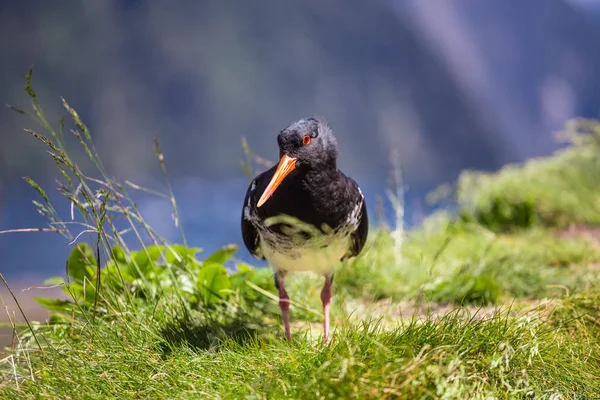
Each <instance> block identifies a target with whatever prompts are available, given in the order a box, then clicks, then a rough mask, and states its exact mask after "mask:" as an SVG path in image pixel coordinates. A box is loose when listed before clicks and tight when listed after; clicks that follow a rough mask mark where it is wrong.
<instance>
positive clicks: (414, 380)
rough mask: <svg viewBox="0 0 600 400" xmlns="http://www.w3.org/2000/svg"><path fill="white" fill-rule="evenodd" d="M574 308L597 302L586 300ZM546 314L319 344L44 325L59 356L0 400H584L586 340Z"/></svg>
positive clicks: (366, 327) (139, 323) (144, 322)
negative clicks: (60, 399)
mask: <svg viewBox="0 0 600 400" xmlns="http://www.w3.org/2000/svg"><path fill="white" fill-rule="evenodd" d="M586 300H587V301H590V302H592V303H593V304H595V305H596V306H597V305H598V304H600V298H599V297H598V295H597V294H594V295H592V294H588V295H587V296H586ZM557 302H558V305H557V306H556V309H559V310H560V309H561V307H569V310H571V311H570V313H586V314H587V315H588V318H589V321H591V322H590V323H591V324H596V325H597V324H598V321H599V318H600V315H599V314H598V309H597V307H596V308H595V310H594V309H593V308H592V310H591V311H593V312H592V313H589V311H590V309H589V307H586V306H585V305H583V306H582V303H581V301H572V300H571V298H565V299H562V300H558V301H557ZM546 314H547V312H542V311H532V312H529V313H526V314H523V315H520V316H519V315H512V314H511V313H509V312H508V311H507V310H505V311H500V312H498V313H497V314H495V316H494V317H492V318H489V319H481V320H476V319H471V318H469V315H468V314H467V315H465V314H464V313H463V314H461V312H459V311H456V312H452V313H449V314H446V315H445V316H443V317H442V318H425V319H424V320H420V321H417V320H410V321H406V322H405V323H402V324H400V325H399V326H397V327H396V328H392V329H383V328H382V327H381V326H380V325H378V323H377V322H376V321H371V322H361V323H359V324H358V325H353V324H350V323H346V324H344V325H343V326H342V327H341V328H339V329H338V330H337V331H336V332H335V335H334V338H333V341H332V342H331V343H330V344H329V345H327V346H321V345H319V344H315V341H313V340H312V339H311V338H310V337H308V336H306V335H303V334H301V333H297V334H296V335H295V336H294V340H293V342H292V344H291V345H286V344H285V342H283V341H281V340H280V339H279V335H275V334H273V332H271V331H269V330H268V329H266V330H265V329H262V330H260V329H259V331H261V332H262V333H261V334H260V335H252V334H244V335H237V336H235V335H232V336H227V337H224V338H222V340H218V339H217V340H213V341H211V340H207V339H206V336H207V335H206V333H207V332H215V330H214V327H211V326H210V325H208V326H207V325H203V324H201V325H198V326H193V327H190V326H188V325H186V326H185V331H177V334H176V335H173V334H169V333H168V332H167V333H166V332H165V329H164V326H162V324H160V323H158V322H156V321H153V320H151V319H148V318H145V316H144V315H138V314H133V313H126V314H122V315H119V316H118V317H117V316H115V319H114V320H112V321H111V320H107V319H102V320H99V321H98V322H97V323H96V324H94V325H93V327H90V326H88V325H86V324H84V323H81V322H74V323H73V324H70V325H58V326H57V325H55V326H54V327H53V328H54V330H55V331H54V334H53V335H52V344H53V346H55V347H56V348H57V349H58V348H60V349H61V350H60V351H56V352H52V353H51V354H49V355H48V357H47V358H45V359H38V360H35V373H34V375H33V376H31V372H30V371H28V370H25V369H24V368H23V367H22V366H20V365H18V366H17V368H18V370H17V374H19V378H18V379H20V388H19V389H17V388H16V387H15V386H14V385H5V386H4V387H2V388H0V393H1V394H2V396H3V398H7V399H9V398H20V399H21V398H55V397H56V396H59V397H75V398H79V397H81V394H82V393H86V396H87V397H90V398H113V397H119V398H137V397H154V398H191V397H211V398H283V397H285V398H307V399H308V398H322V397H330V396H331V397H335V398H378V399H380V398H398V397H399V398H424V397H425V398H485V397H498V398H524V397H525V398H529V397H531V398H544V397H548V398H550V397H552V396H555V397H560V396H562V397H564V398H576V397H577V396H580V397H584V398H591V397H594V396H595V395H596V394H597V393H598V392H599V391H600V379H599V378H598V376H597V373H596V372H597V371H598V369H599V368H600V348H599V345H598V341H597V340H595V341H594V340H593V337H596V338H597V336H594V335H597V331H595V332H596V333H594V331H593V330H592V329H590V328H586V327H587V326H588V325H585V324H582V325H581V327H580V329H578V330H574V329H572V328H571V327H570V325H571V323H572V322H571V323H562V324H560V323H559V324H558V325H555V324H553V323H554V321H551V322H552V323H549V322H546V321H547V318H548V317H546V316H545V315H546ZM552 318H554V316H553V317H552ZM560 320H561V321H562V318H561V319H560ZM571 321H573V320H571ZM225 328H228V329H236V327H235V326H233V327H232V326H231V325H228V326H225V327H224V329H225ZM238 332H248V331H247V330H243V331H238ZM586 336H587V337H588V338H590V340H586V341H582V338H583V337H586ZM21 374H22V375H21ZM7 376H10V379H15V377H14V376H11V375H7Z"/></svg>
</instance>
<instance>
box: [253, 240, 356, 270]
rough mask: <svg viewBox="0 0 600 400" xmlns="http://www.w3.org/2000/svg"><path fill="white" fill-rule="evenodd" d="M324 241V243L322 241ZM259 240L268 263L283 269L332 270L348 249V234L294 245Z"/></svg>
mask: <svg viewBox="0 0 600 400" xmlns="http://www.w3.org/2000/svg"><path fill="white" fill-rule="evenodd" d="M324 241H325V243H324ZM269 242H270V241H265V240H261V243H260V246H261V249H262V252H263V254H264V256H265V258H266V259H267V261H269V263H270V264H271V265H272V266H273V267H275V268H276V269H279V270H283V271H314V272H316V273H319V274H327V273H330V272H332V271H333V270H334V269H335V267H336V266H337V265H338V264H339V263H340V260H341V259H342V257H343V256H344V255H345V254H346V252H347V251H348V248H349V245H350V236H349V235H332V236H328V237H325V238H321V239H320V240H317V241H314V240H309V241H301V242H297V244H296V245H292V244H288V243H286V244H279V245H277V246H273V245H271V244H270V243H269Z"/></svg>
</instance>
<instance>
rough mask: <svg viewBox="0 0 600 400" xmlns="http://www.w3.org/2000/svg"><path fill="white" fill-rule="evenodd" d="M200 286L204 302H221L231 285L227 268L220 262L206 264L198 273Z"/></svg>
mask: <svg viewBox="0 0 600 400" xmlns="http://www.w3.org/2000/svg"><path fill="white" fill-rule="evenodd" d="M198 286H199V291H200V294H201V296H202V300H203V301H204V304H206V305H210V304H215V303H217V302H219V301H220V300H221V299H223V298H224V297H225V294H226V292H225V291H226V290H228V289H229V288H230V287H231V282H230V281H229V276H228V275H227V270H226V269H225V267H224V266H222V265H220V264H205V265H204V266H203V267H202V269H201V270H200V273H198Z"/></svg>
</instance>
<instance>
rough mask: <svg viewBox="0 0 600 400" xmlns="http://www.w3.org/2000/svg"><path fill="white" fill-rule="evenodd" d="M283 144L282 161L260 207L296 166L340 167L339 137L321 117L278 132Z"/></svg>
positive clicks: (280, 151) (314, 167)
mask: <svg viewBox="0 0 600 400" xmlns="http://www.w3.org/2000/svg"><path fill="white" fill-rule="evenodd" d="M277 144H278V145H279V157H280V161H279V165H278V166H277V170H276V171H275V174H274V175H273V178H272V179H271V182H269V185H268V186H267V188H266V189H265V191H264V192H263V194H262V196H261V198H260V199H259V200H258V204H257V206H258V207H260V206H261V205H263V204H264V202H265V201H267V199H268V198H269V197H271V195H272V194H273V192H275V189H277V187H278V186H279V185H280V184H281V182H282V181H283V179H284V178H285V177H286V176H287V175H288V174H289V173H290V172H292V171H294V170H295V169H302V170H310V169H319V170H323V169H328V168H333V169H335V168H336V161H337V155H338V151H337V141H336V140H335V137H334V136H333V133H332V132H331V129H330V128H329V125H327V122H325V120H323V119H321V118H316V117H311V118H307V119H301V120H299V121H296V122H294V123H293V124H291V125H290V126H288V127H287V128H285V129H284V130H282V131H281V132H280V133H279V135H278V136H277Z"/></svg>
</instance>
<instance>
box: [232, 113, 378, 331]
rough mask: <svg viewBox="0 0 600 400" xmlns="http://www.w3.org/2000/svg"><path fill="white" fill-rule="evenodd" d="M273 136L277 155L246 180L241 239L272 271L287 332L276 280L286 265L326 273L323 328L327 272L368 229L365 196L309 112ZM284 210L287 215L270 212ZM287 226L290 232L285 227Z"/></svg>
mask: <svg viewBox="0 0 600 400" xmlns="http://www.w3.org/2000/svg"><path fill="white" fill-rule="evenodd" d="M277 142H278V145H279V149H280V154H279V155H280V158H281V161H280V163H279V165H277V166H274V167H273V168H271V169H269V170H268V171H265V172H263V173H262V174H260V175H258V176H257V177H256V178H255V179H254V180H253V181H252V182H251V183H250V186H249V188H248V191H247V193H246V197H245V199H244V205H243V211H242V237H243V240H244V244H245V245H246V247H247V248H248V250H249V251H250V252H251V253H252V254H253V255H254V256H255V257H257V258H262V259H265V258H266V259H267V261H269V262H270V264H271V265H272V266H273V268H274V269H275V271H276V274H275V277H276V284H277V287H278V288H279V295H280V305H281V306H282V313H283V315H284V323H285V325H286V334H287V336H288V338H289V335H290V332H289V323H288V312H287V307H288V305H289V299H288V298H287V293H286V292H285V287H284V284H283V280H284V277H285V274H286V273H287V272H289V271H300V270H314V271H315V272H318V273H322V274H323V275H325V277H326V283H325V287H324V289H323V292H322V296H321V297H322V300H323V305H324V312H325V314H326V315H325V334H324V338H325V339H327V335H328V310H329V301H330V297H331V294H330V286H331V281H332V277H333V270H334V268H335V267H336V264H339V262H340V261H342V260H344V259H346V258H348V257H353V256H356V255H358V254H359V253H360V252H361V250H362V249H363V247H364V244H365V241H366V238H367V235H368V216H367V208H366V204H365V201H364V197H363V195H362V193H361V191H360V188H359V187H358V185H357V184H356V182H355V181H354V180H352V179H351V178H349V177H347V176H346V175H344V174H343V173H342V172H341V171H340V170H339V169H338V168H337V155H338V152H337V142H336V140H335V137H334V136H333V134H332V132H331V130H330V128H329V126H328V125H327V123H326V122H325V121H324V120H322V119H319V118H308V119H303V120H300V121H298V122H295V123H293V124H292V125H290V126H289V127H287V128H286V129H284V130H282V131H281V132H280V133H279V135H278V137H277ZM282 215H283V216H289V217H292V218H294V219H297V220H298V221H300V222H301V223H302V224H307V225H309V226H310V227H311V229H300V232H298V229H296V232H295V233H294V232H292V230H293V229H294V228H298V226H297V224H295V223H294V221H288V220H284V221H275V223H273V224H271V225H269V226H267V225H268V222H270V221H269V218H272V217H278V216H282ZM291 232H292V233H291Z"/></svg>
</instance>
